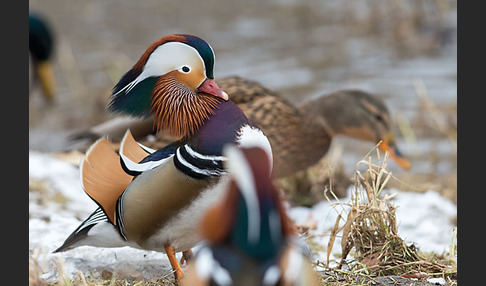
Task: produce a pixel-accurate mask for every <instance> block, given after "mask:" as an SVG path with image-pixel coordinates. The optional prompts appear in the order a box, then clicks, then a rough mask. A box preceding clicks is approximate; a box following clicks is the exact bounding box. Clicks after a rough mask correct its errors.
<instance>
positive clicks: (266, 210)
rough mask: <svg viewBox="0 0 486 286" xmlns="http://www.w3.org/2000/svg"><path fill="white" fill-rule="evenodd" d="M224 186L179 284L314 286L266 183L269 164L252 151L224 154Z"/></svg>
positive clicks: (311, 273) (233, 149) (274, 191)
mask: <svg viewBox="0 0 486 286" xmlns="http://www.w3.org/2000/svg"><path fill="white" fill-rule="evenodd" d="M224 154H225V156H226V158H227V162H226V163H227V169H228V172H229V176H230V181H229V184H228V186H227V189H228V190H227V191H226V193H225V197H224V199H223V200H221V201H220V202H219V203H217V204H215V205H213V206H212V207H211V208H210V209H209V210H208V211H207V212H206V214H205V215H204V217H203V219H202V223H201V225H200V230H201V233H202V236H203V238H204V239H205V240H206V244H205V245H204V246H203V247H202V248H201V249H200V250H199V251H198V252H197V253H196V255H195V257H194V259H193V260H192V261H191V262H190V264H189V268H188V270H187V275H186V278H185V280H184V283H183V285H188V286H189V285H191V286H192V285H193V286H198V285H254V286H257V285H302V286H304V285H311V286H313V285H319V284H318V278H317V274H316V273H315V272H314V270H313V268H312V265H311V263H310V261H309V260H308V258H307V257H306V256H305V255H304V254H303V252H302V251H301V250H302V248H301V247H300V246H299V245H298V242H297V237H296V236H295V235H294V233H293V231H292V226H291V225H290V221H289V218H288V217H287V215H286V213H285V209H284V207H283V205H282V202H281V200H280V198H279V194H278V192H277V189H276V188H275V187H274V185H273V184H272V180H271V169H272V161H271V158H270V157H269V156H268V155H267V153H266V152H265V151H264V150H263V149H261V148H258V147H253V148H237V147H235V146H228V147H226V148H225V150H224Z"/></svg>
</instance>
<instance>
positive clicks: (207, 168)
mask: <svg viewBox="0 0 486 286" xmlns="http://www.w3.org/2000/svg"><path fill="white" fill-rule="evenodd" d="M224 161H226V158H225V157H224V156H218V155H205V154H201V153H199V152H197V151H195V150H194V149H193V148H191V146H190V145H187V144H186V145H183V146H181V147H179V148H178V149H177V151H176V153H175V155H174V164H175V166H176V167H177V169H179V170H180V171H181V172H183V173H184V174H186V175H188V176H190V177H192V178H195V179H205V178H208V177H213V176H221V175H223V174H225V173H226V172H225V170H224V168H223V162H224Z"/></svg>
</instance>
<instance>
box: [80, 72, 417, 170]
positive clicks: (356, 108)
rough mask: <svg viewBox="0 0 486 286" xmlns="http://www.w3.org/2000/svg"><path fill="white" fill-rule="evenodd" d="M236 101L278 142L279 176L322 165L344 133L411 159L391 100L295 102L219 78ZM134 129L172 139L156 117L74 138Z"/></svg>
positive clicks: (155, 141) (355, 93) (157, 140)
mask: <svg viewBox="0 0 486 286" xmlns="http://www.w3.org/2000/svg"><path fill="white" fill-rule="evenodd" d="M217 83H218V85H219V86H220V87H221V89H223V90H225V91H226V92H227V93H228V95H229V98H230V100H232V101H233V102H235V103H236V104H237V105H238V106H239V107H240V108H241V109H242V110H243V112H244V113H245V114H246V115H247V116H248V118H249V119H250V120H252V121H253V122H255V123H256V124H258V125H259V126H260V128H261V129H262V130H263V132H264V133H265V134H266V136H267V137H268V139H269V140H270V143H271V145H272V151H273V159H274V166H275V167H274V176H275V177H276V178H283V177H287V176H290V175H292V174H294V173H296V172H298V171H301V170H305V169H307V168H309V167H311V166H312V165H314V164H316V163H317V162H318V161H319V160H320V159H321V158H322V157H323V156H325V155H326V153H327V151H328V150H329V147H330V145H331V141H332V138H333V137H334V136H335V135H338V134H342V135H346V136H349V137H352V138H356V139H359V140H364V141H369V142H373V143H378V142H379V141H380V140H382V143H381V144H380V146H379V147H380V149H381V150H382V151H388V152H389V153H390V157H391V158H392V159H394V160H395V162H396V163H397V164H398V165H399V166H401V167H402V168H405V169H409V168H410V163H409V161H408V160H407V159H406V158H405V157H404V156H403V155H402V154H401V152H400V151H399V150H398V148H397V146H396V145H395V141H394V137H393V135H392V133H391V131H390V130H391V120H390V115H389V112H388V109H387V107H386V105H385V103H384V102H383V101H382V100H381V99H380V98H378V97H376V96H373V95H371V94H369V93H366V92H364V91H360V90H340V91H336V92H333V93H332V94H329V95H327V96H320V97H318V98H315V99H311V100H307V101H304V102H302V103H301V104H299V105H294V104H292V103H291V102H290V101H289V100H287V99H286V98H284V97H283V96H282V95H280V94H279V93H277V92H276V91H273V90H271V89H269V88H265V87H264V86H262V85H261V84H260V83H258V82H256V81H252V80H248V79H244V78H241V77H237V76H232V77H226V78H221V79H218V80H217ZM127 128H130V130H131V131H132V133H133V134H134V137H135V138H136V139H139V140H142V139H143V138H145V139H147V135H149V134H151V135H152V136H151V137H149V138H151V140H145V141H143V144H146V145H147V146H150V147H152V148H154V147H155V148H156V147H157V146H158V145H163V144H166V143H167V142H169V141H170V139H166V138H167V137H166V135H165V134H163V133H161V134H157V135H155V136H156V137H154V136H153V135H154V134H155V132H153V121H152V120H150V119H149V120H144V121H141V120H134V119H126V118H115V119H112V120H109V121H107V122H105V123H102V124H100V125H97V126H94V127H92V128H90V129H88V130H84V131H82V132H78V133H76V134H74V136H73V137H72V138H73V139H86V138H91V139H97V138H99V137H101V136H103V135H106V134H107V135H108V136H110V137H111V138H113V140H117V139H118V138H120V139H121V137H122V136H123V134H124V133H125V131H126V129H127Z"/></svg>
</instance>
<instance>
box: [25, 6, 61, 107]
mask: <svg viewBox="0 0 486 286" xmlns="http://www.w3.org/2000/svg"><path fill="white" fill-rule="evenodd" d="M53 52H54V35H53V31H52V28H51V27H50V26H49V24H48V23H47V21H46V20H45V19H44V18H43V17H42V16H40V15H39V14H36V13H30V14H29V97H30V94H31V93H32V91H33V90H35V89H36V88H37V87H38V86H39V85H40V86H41V88H42V95H43V96H44V97H45V98H46V100H47V102H49V103H51V102H52V101H53V100H54V98H55V95H56V83H55V80H54V73H53V71H52V66H51V62H52V57H53Z"/></svg>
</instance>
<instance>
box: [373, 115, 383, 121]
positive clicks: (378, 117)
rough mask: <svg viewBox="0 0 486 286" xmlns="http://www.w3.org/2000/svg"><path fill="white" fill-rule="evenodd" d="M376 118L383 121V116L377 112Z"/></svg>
mask: <svg viewBox="0 0 486 286" xmlns="http://www.w3.org/2000/svg"><path fill="white" fill-rule="evenodd" d="M375 118H376V120H378V121H383V117H382V116H381V115H380V114H375Z"/></svg>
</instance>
